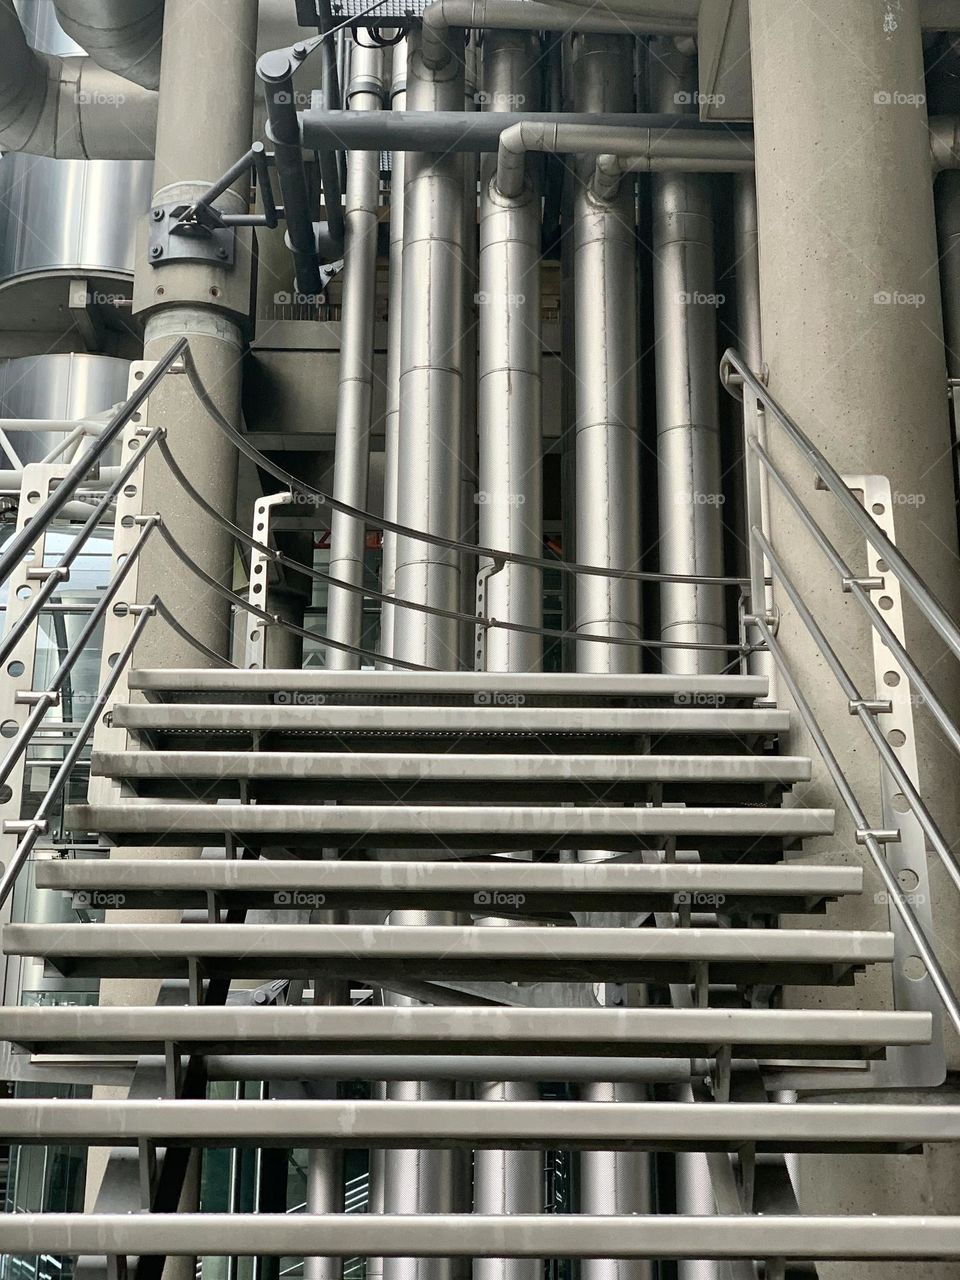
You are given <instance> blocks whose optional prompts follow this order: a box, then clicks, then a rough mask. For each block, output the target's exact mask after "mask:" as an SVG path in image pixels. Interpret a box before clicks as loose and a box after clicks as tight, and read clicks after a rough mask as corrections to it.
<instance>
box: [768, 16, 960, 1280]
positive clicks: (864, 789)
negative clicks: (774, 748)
mask: <svg viewBox="0 0 960 1280" xmlns="http://www.w3.org/2000/svg"><path fill="white" fill-rule="evenodd" d="M750 22H751V32H752V45H753V79H754V108H755V117H756V119H755V127H756V141H757V194H758V204H759V231H760V279H761V322H762V328H763V344H764V358H765V360H766V361H767V363H768V364H769V367H770V390H771V391H772V393H773V395H774V396H776V397H777V399H778V400H779V401H781V402H782V404H783V405H784V406H785V408H786V409H787V410H788V411H789V412H790V413H791V414H792V415H793V417H794V418H795V419H796V420H797V421H798V422H799V424H800V425H801V427H803V429H804V430H805V431H806V432H807V433H808V434H809V435H810V436H811V437H812V438H813V440H814V441H815V442H816V443H817V444H818V445H819V446H820V447H821V448H822V449H823V450H824V451H825V452H826V453H827V455H828V456H829V457H830V459H831V461H832V462H833V463H834V465H835V466H836V467H837V469H838V470H839V471H840V472H841V473H857V472H865V471H869V472H881V473H884V474H886V475H888V476H889V477H890V479H891V481H892V484H893V487H894V490H895V492H896V494H897V495H898V496H899V499H900V500H899V501H898V502H897V503H896V510H895V520H896V529H897V538H898V542H899V544H900V546H901V547H902V548H903V550H904V551H905V553H906V554H907V556H909V558H910V559H911V560H912V561H913V563H914V564H915V566H916V567H917V569H918V570H919V571H920V573H921V574H922V575H923V576H924V577H925V578H926V580H927V581H928V582H929V584H930V585H931V587H932V588H933V589H934V591H936V592H937V593H938V594H939V596H940V597H941V599H942V600H943V601H944V602H945V604H946V605H947V607H948V608H950V609H951V610H952V611H953V613H954V614H955V615H956V614H957V613H958V612H960V608H958V605H960V574H958V571H957V570H958V561H957V529H956V520H955V515H954V507H953V484H952V475H951V468H950V465H949V453H948V451H949V447H950V433H949V427H948V421H947V401H946V395H945V389H944V380H945V368H944V356H943V337H942V325H941V310H940V293H939V285H938V276H937V244H936V236H935V229H934V213H933V194H932V186H931V175H930V159H929V144H928V141H927V132H926V112H925V109H924V106H923V102H924V98H923V96H922V95H923V94H924V79H923V60H922V53H921V38H920V19H919V13H918V3H917V0H900V2H899V3H896V4H891V3H887V2H886V0H810V2H809V3H807V4H805V5H804V6H803V10H802V12H801V10H800V9H799V8H798V7H795V6H791V5H784V4H783V3H781V0H751V3H750ZM917 104H919V105H917ZM767 434H768V439H769V442H770V447H771V452H772V453H773V454H774V455H775V457H776V459H777V460H778V462H779V464H780V465H781V466H782V468H783V469H784V470H785V471H786V472H787V473H788V474H789V476H790V478H791V480H792V481H793V482H794V483H795V485H796V486H797V488H798V489H799V491H800V492H801V494H802V496H803V498H804V499H805V501H806V502H807V504H808V506H809V507H810V509H811V510H812V512H813V513H814V515H815V516H816V518H817V520H818V521H820V523H821V524H822V525H823V527H824V528H825V529H826V531H827V532H828V534H829V535H830V537H831V538H832V539H833V540H834V541H835V542H836V543H837V545H838V546H839V548H840V550H841V551H842V552H843V554H844V555H846V556H848V557H850V558H852V559H853V562H854V563H855V564H860V565H862V564H863V563H864V556H863V552H862V543H863V540H862V538H861V537H860V535H859V534H857V533H856V532H855V531H854V530H853V528H852V526H851V525H849V523H848V522H846V521H843V520H842V519H841V518H840V517H838V516H837V515H836V505H835V503H834V502H833V500H832V499H831V498H830V496H829V494H827V493H823V492H818V491H817V490H816V489H815V488H814V484H813V480H812V476H811V473H810V472H809V470H808V469H806V468H805V467H803V466H802V465H800V464H799V463H798V460H797V455H796V453H795V452H794V451H793V450H792V449H791V448H790V446H789V445H788V444H787V443H786V442H784V441H783V440H782V438H779V439H778V432H777V429H776V427H775V425H774V424H773V422H772V421H768V424H767ZM771 499H772V501H771V521H772V528H773V533H774V537H773V541H774V544H775V546H776V547H777V548H778V551H779V554H780V556H781V557H782V558H783V561H784V563H785V565H786V567H787V569H788V570H789V572H790V574H791V576H792V578H793V580H794V582H795V583H796V584H797V585H798V587H799V588H800V589H801V591H802V592H803V594H804V596H805V598H806V599H807V600H808V601H809V602H811V603H812V604H814V605H815V607H816V613H817V616H818V618H819V621H820V623H821V625H822V626H823V627H824V629H825V630H826V632H827V634H828V635H829V636H830V637H831V638H832V640H833V643H834V645H835V646H836V647H837V648H838V649H839V650H840V651H841V652H842V654H843V656H844V659H845V662H846V664H847V665H848V668H849V669H850V671H851V674H852V675H853V677H854V679H855V680H856V681H858V682H859V684H860V685H861V687H862V688H863V689H864V690H865V691H866V693H867V696H870V695H871V694H872V692H873V690H874V684H875V676H874V671H873V661H872V656H871V648H870V639H869V633H868V628H867V624H866V623H865V622H862V621H861V617H862V615H861V613H860V611H859V610H858V608H857V606H856V605H855V603H854V602H853V601H852V600H850V599H849V597H847V596H845V595H844V594H843V592H842V590H841V585H840V583H839V582H837V581H836V579H835V576H834V575H833V574H832V573H831V572H830V571H829V569H828V568H827V566H826V565H825V563H824V561H823V559H822V557H821V556H820V555H819V554H818V553H817V551H816V550H815V549H814V548H813V545H812V543H811V542H810V541H809V539H808V538H807V537H806V536H805V535H804V534H803V532H802V531H801V530H799V529H798V526H797V522H796V520H795V519H793V518H792V517H791V516H790V515H789V513H788V512H787V511H786V510H785V509H784V504H783V503H782V501H780V500H778V495H777V493H776V490H775V488H773V487H772V489H771ZM777 600H778V603H779V605H780V607H781V608H782V609H783V619H782V622H781V628H780V638H781V642H782V644H783V645H784V647H785V649H786V652H787V656H788V659H789V661H790V663H791V666H792V667H793V670H794V671H795V672H796V673H798V674H799V676H800V677H801V684H802V686H803V689H804V692H805V694H806V695H807V697H809V699H810V701H811V703H812V705H813V707H814V710H815V712H816V714H817V715H818V717H819V718H820V721H821V723H822V724H823V725H824V726H825V728H826V730H827V733H828V736H829V738H830V740H831V742H832V744H833V746H834V749H835V750H836V752H837V754H838V756H839V758H840V759H841V760H842V762H843V764H844V767H845V769H846V770H847V771H848V775H849V777H850V780H851V782H852V784H853V786H854V788H855V790H856V791H857V794H858V796H859V797H860V799H861V802H862V803H863V804H864V806H865V808H866V810H867V812H868V813H870V814H876V815H877V816H878V817H879V814H880V804H879V798H878V789H879V788H878V773H879V770H878V764H877V759H876V755H875V753H874V751H873V750H872V748H870V747H869V745H868V743H867V740H866V738H865V737H864V735H863V732H862V730H861V729H860V728H859V727H858V725H857V723H856V721H855V720H854V719H853V718H851V717H850V716H849V714H848V712H847V707H846V704H845V702H844V700H843V698H842V697H841V696H840V694H839V691H838V690H837V688H836V684H835V681H834V679H833V677H832V676H831V674H830V673H829V671H828V669H827V667H826V664H825V662H824V661H823V658H822V656H821V655H820V654H819V653H818V652H817V651H816V649H815V648H814V646H813V645H812V644H811V643H809V642H808V639H807V636H806V634H805V632H804V630H803V627H802V623H801V622H800V621H799V619H798V618H797V616H796V614H795V613H794V611H793V610H791V609H790V608H789V603H788V602H785V601H784V598H783V593H782V592H780V593H778V596H777ZM906 628H907V645H908V648H909V649H910V651H911V653H912V654H913V655H914V657H915V659H916V660H917V661H918V663H919V665H920V666H921V667H922V668H923V669H924V670H926V671H927V672H928V673H930V675H931V677H932V679H933V681H934V683H935V684H937V685H938V687H940V688H941V689H944V691H945V692H946V693H947V695H948V696H949V695H952V696H953V697H954V699H955V696H956V684H955V676H954V673H955V672H956V666H955V664H953V663H952V662H950V661H947V660H942V658H943V646H942V645H940V644H938V643H937V642H936V641H935V640H933V639H932V633H931V632H930V630H929V628H927V627H926V626H925V625H924V624H923V623H922V622H921V620H920V619H918V617H917V615H916V612H915V611H913V610H912V609H908V610H907V616H906ZM951 680H954V685H953V688H952V689H951V688H950V682H951ZM879 692H882V690H881V691H879ZM955 705H956V704H955V701H954V707H955ZM916 719H917V729H918V743H917V745H918V753H919V767H920V771H921V788H922V791H923V793H924V795H925V797H926V798H927V800H928V802H929V804H930V807H931V808H932V810H933V812H934V813H935V814H936V815H937V816H938V817H939V818H940V820H941V823H942V825H943V827H944V829H945V834H946V835H947V838H948V840H950V839H956V834H957V826H956V818H957V813H956V795H955V792H956V786H955V777H956V771H955V768H954V767H953V765H952V762H951V765H950V767H947V761H946V757H945V756H944V750H945V748H944V747H943V745H942V742H941V740H940V738H939V735H937V734H935V733H934V732H933V731H932V730H931V727H930V723H929V721H928V720H927V719H926V717H925V716H924V714H923V710H922V708H918V709H917V711H916ZM789 749H790V750H791V751H799V752H804V751H807V752H809V753H810V754H815V753H814V752H813V751H812V750H811V747H810V744H809V742H807V741H805V738H804V735H803V733H802V732H800V731H799V729H798V730H796V731H795V733H794V735H793V741H792V742H791V743H790V744H789ZM814 767H815V771H816V772H815V778H814V782H813V785H812V786H811V787H809V788H807V789H805V791H804V792H803V794H802V795H801V796H799V797H798V802H802V803H805V804H812V805H818V804H827V805H829V804H835V803H836V802H837V798H836V793H835V791H834V789H833V788H832V787H831V786H830V785H829V782H828V780H827V779H826V778H825V777H824V771H823V770H822V768H820V767H819V762H818V761H816V760H815V766H814ZM812 848H815V846H813V847H812ZM856 849H857V846H856V844H855V843H854V838H853V832H852V831H851V826H850V823H849V822H848V821H847V820H846V815H845V813H843V812H841V811H840V810H839V809H838V826H837V835H836V836H835V837H834V838H833V839H832V840H830V841H828V842H825V843H824V845H823V854H824V855H825V856H828V857H829V858H830V859H831V860H833V861H836V860H837V859H838V858H840V857H846V858H853V859H857V858H858V857H859V854H858V853H857V852H855V851H856ZM890 856H891V858H895V857H896V846H890ZM935 861H936V860H935V859H934V858H933V856H932V855H931V888H932V906H933V912H934V919H935V932H936V936H937V937H938V938H939V939H940V940H941V945H940V947H939V951H940V955H941V958H942V960H943V962H944V964H945V967H946V968H947V971H948V973H949V974H950V976H951V979H952V981H953V983H954V985H956V982H957V977H958V964H957V954H956V946H955V938H956V936H957V929H958V925H960V917H958V912H957V907H956V896H955V894H954V893H953V892H952V890H951V888H950V887H949V885H947V884H945V879H944V877H943V876H942V875H940V874H939V873H938V872H937V870H936V868H935V867H934V865H933V863H934V862H935ZM877 889H878V885H877V883H876V879H875V877H874V876H872V875H868V877H867V883H866V891H865V893H864V895H863V897H862V898H861V899H859V900H852V902H851V903H849V904H845V905H842V906H841V908H840V909H839V910H837V911H835V912H833V913H831V917H830V920H829V923H830V925H831V927H836V928H842V927H860V928H863V927H871V926H872V927H876V928H879V927H882V926H883V925H884V923H885V919H886V916H887V907H886V905H885V904H884V902H883V900H882V898H881V899H880V901H879V902H878V901H877V900H875V897H874V894H875V892H876V890H877ZM888 992H889V986H888V983H887V982H886V980H885V979H884V978H883V976H882V975H875V976H873V977H871V978H870V979H869V980H865V981H862V982H859V983H858V984H857V991H856V992H850V993H847V994H846V995H845V996H842V995H840V994H839V993H837V995H836V1000H835V1002H836V1003H838V1004H839V1003H841V1002H843V1003H847V1002H850V1003H855V1004H859V1005H860V1007H875V1006H876V1004H877V1003H882V1002H883V1001H884V1000H885V999H889V996H888ZM816 999H817V1002H818V1003H819V1004H823V1003H826V1000H825V999H823V998H821V997H819V996H818V997H816ZM830 1002H831V1003H833V1002H834V1001H833V1000H832V999H831V1000H830ZM950 1047H951V1057H952V1060H953V1064H954V1065H956V1053H955V1047H954V1046H953V1045H951V1046H950ZM801 1163H802V1165H803V1169H804V1173H803V1177H802V1179H801V1200H802V1209H803V1211H804V1212H807V1213H818V1212H833V1213H860V1212H863V1213H873V1212H876V1213H885V1212H895V1213H921V1212H923V1213H954V1212H956V1211H957V1207H958V1198H960V1177H958V1168H957V1163H958V1162H957V1158H956V1153H955V1152H954V1151H951V1152H950V1153H949V1155H948V1154H947V1153H944V1152H940V1153H939V1154H938V1156H937V1158H936V1164H935V1163H934V1161H933V1158H932V1157H929V1158H927V1160H926V1163H922V1162H921V1160H920V1158H917V1159H916V1160H914V1161H913V1162H911V1163H907V1162H906V1161H905V1160H903V1159H898V1158H895V1157H879V1158H873V1157H871V1158H864V1159H858V1158H856V1157H837V1158H822V1157H816V1158H814V1157H810V1158H805V1159H804V1160H803V1161H802V1162H801ZM945 1165H950V1166H951V1173H950V1174H949V1175H948V1174H947V1173H946V1170H945ZM883 1271H884V1275H885V1276H889V1277H891V1278H893V1277H901V1276H902V1277H904V1278H906V1277H907V1276H909V1277H911V1280H925V1278H927V1277H933V1276H937V1277H946V1276H951V1277H954V1276H957V1275H960V1268H958V1266H957V1265H956V1264H949V1265H943V1266H938V1265H929V1264H924V1263H911V1264H909V1265H904V1266H897V1265H894V1264H890V1265H889V1266H887V1267H885V1268H883ZM820 1272H821V1275H822V1276H824V1277H825V1278H826V1280H839V1278H842V1280H860V1278H861V1277H862V1278H863V1280H866V1278H867V1277H873V1276H875V1275H876V1274H877V1268H876V1267H875V1266H873V1265H871V1264H858V1263H851V1264H838V1265H825V1266H822V1267H821V1268H820Z"/></svg>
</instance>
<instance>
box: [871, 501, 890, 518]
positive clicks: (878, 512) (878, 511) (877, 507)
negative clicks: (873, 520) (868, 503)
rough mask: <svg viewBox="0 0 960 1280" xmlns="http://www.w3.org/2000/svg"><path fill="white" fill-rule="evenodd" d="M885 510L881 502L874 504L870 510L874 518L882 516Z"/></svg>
mask: <svg viewBox="0 0 960 1280" xmlns="http://www.w3.org/2000/svg"><path fill="white" fill-rule="evenodd" d="M886 509H887V508H886V507H885V506H884V505H883V503H882V502H875V503H874V504H873V506H872V507H871V508H870V510H871V511H872V512H873V514H874V515H875V516H882V515H883V513H884V512H885V511H886Z"/></svg>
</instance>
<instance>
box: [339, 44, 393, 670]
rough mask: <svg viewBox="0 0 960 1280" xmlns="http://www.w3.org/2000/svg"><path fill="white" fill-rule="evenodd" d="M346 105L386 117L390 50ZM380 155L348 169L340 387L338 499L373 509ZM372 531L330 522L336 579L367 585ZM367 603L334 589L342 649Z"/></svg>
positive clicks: (357, 155) (356, 72)
mask: <svg viewBox="0 0 960 1280" xmlns="http://www.w3.org/2000/svg"><path fill="white" fill-rule="evenodd" d="M347 100H348V103H349V105H350V108H351V110H354V111H379V110H380V109H381V107H382V105H383V50H382V49H379V48H377V47H376V46H366V45H363V44H360V43H357V44H356V45H355V47H354V50H353V60H352V74H351V79H350V86H349V89H348V93H347ZM379 206H380V156H379V155H378V153H377V152H375V151H353V152H351V153H350V156H349V160H348V168H347V206H346V218H345V242H344V259H343V293H342V301H341V327H340V381H339V385H338V390H337V434H336V451H335V454H334V472H333V493H334V497H335V498H337V499H338V500H339V501H340V502H345V503H348V504H349V505H350V506H353V507H359V508H360V509H361V510H366V508H367V505H368V504H367V489H368V484H369V477H370V426H371V420H372V415H373V347H374V342H373V332H374V312H375V303H376V289H377V232H378V228H379V217H378V211H379ZM365 548H366V526H365V525H364V523H363V521H362V520H354V519H352V518H351V517H349V516H347V515H345V514H344V513H342V512H338V511H335V512H333V514H332V515H331V517H330V569H329V572H330V576H331V577H333V578H340V579H342V580H343V581H345V582H350V583H353V584H354V585H355V586H362V585H363V568H364V552H365ZM362 626H363V597H362V596H361V595H359V594H357V593H356V592H354V591H346V590H344V589H342V588H339V587H331V588H330V594H329V598H328V604H327V634H328V635H329V636H330V638H331V639H333V640H337V641H339V642H340V643H342V644H348V645H354V646H359V645H360V638H361V631H362ZM359 665H360V659H359V657H358V656H357V655H356V654H351V653H347V652H345V651H344V650H342V649H329V650H327V666H328V667H329V668H331V669H333V670H347V669H349V668H351V667H358V666H359Z"/></svg>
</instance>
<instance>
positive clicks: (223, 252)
mask: <svg viewBox="0 0 960 1280" xmlns="http://www.w3.org/2000/svg"><path fill="white" fill-rule="evenodd" d="M217 257H218V258H229V257H230V254H229V253H228V252H227V250H226V249H225V248H224V246H223V245H221V246H220V248H219V249H218V250H217Z"/></svg>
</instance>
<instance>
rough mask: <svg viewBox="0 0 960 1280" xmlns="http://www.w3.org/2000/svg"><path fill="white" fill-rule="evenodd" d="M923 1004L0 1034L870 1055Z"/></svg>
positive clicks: (49, 1026) (46, 1046)
mask: <svg viewBox="0 0 960 1280" xmlns="http://www.w3.org/2000/svg"><path fill="white" fill-rule="evenodd" d="M932 1033H933V1024H932V1017H931V1015H930V1014H929V1013H912V1012H911V1013H900V1012H886V1011H884V1012H873V1011H870V1012H867V1011H862V1010H856V1011H848V1010H828V1009H817V1010H795V1009H776V1010H770V1009H663V1008H643V1009H527V1008H510V1007H497V1008H489V1007H482V1008H460V1007H416V1006H415V1007H399V1008H350V1009H340V1008H336V1007H318V1006H298V1007H289V1008H287V1007H280V1008H277V1007H267V1008H261V1007H250V1006H236V1005H235V1006H228V1007H222V1006H217V1007H214V1006H203V1007H197V1006H182V1007H169V1006H163V1007H115V1006H110V1007H100V1006H94V1007H87V1008H69V1007H55V1008H9V1007H7V1008H3V1009H0V1039H2V1040H8V1041H10V1042H12V1043H14V1044H18V1045H21V1046H23V1047H25V1048H28V1049H31V1050H33V1051H46V1052H48V1053H49V1052H64V1051H66V1050H67V1049H68V1047H73V1048H74V1050H76V1048H77V1047H78V1046H82V1048H83V1052H85V1053H93V1054H104V1055H114V1056H116V1055H120V1056H124V1055H129V1054H131V1053H133V1054H136V1053H162V1052H163V1050H164V1046H165V1045H167V1044H170V1043H173V1044H176V1045H177V1046H178V1048H179V1050H180V1051H181V1052H183V1053H188V1052H196V1053H247V1054H249V1053H309V1052H317V1051H319V1050H321V1048H322V1050H323V1051H324V1052H337V1051H343V1052H351V1053H360V1054H363V1053H370V1054H388V1055H389V1054H393V1053H402V1052H409V1053H420V1052H422V1053H456V1052H465V1053H469V1052H482V1053H484V1054H491V1053H492V1054H499V1053H503V1054H514V1053H520V1054H524V1053H531V1054H536V1055H544V1054H549V1055H552V1054H564V1053H567V1052H569V1051H573V1052H578V1053H579V1054H581V1055H585V1056H598V1057H603V1056H605V1055H613V1056H620V1055H623V1054H625V1053H630V1051H631V1046H633V1047H636V1048H637V1049H639V1048H641V1047H642V1049H643V1051H644V1053H645V1054H647V1055H650V1056H654V1057H691V1056H711V1055H713V1054H714V1053H715V1052H716V1051H717V1049H718V1048H719V1047H720V1046H730V1047H731V1048H732V1050H733V1053H734V1056H740V1057H744V1056H746V1057H750V1058H759V1059H765V1058H770V1057H773V1058H778V1059H779V1058H787V1059H791V1060H792V1059H794V1058H814V1059H819V1058H841V1059H849V1058H851V1057H852V1058H856V1059H861V1058H870V1057H876V1056H881V1055H882V1054H883V1053H884V1052H885V1050H886V1049H887V1048H888V1047H891V1046H897V1045H906V1044H928V1043H930V1040H931V1037H932Z"/></svg>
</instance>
